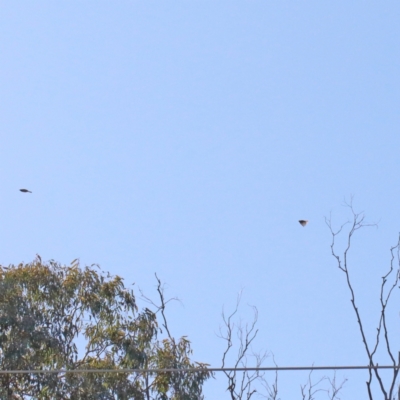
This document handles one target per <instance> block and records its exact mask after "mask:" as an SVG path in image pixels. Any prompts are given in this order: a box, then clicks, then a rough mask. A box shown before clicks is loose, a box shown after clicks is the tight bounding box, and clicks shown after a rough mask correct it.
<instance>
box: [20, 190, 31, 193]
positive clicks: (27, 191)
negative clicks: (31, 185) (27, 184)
mask: <svg viewBox="0 0 400 400" xmlns="http://www.w3.org/2000/svg"><path fill="white" fill-rule="evenodd" d="M19 191H20V192H22V193H32V192H31V191H30V190H28V189H19Z"/></svg>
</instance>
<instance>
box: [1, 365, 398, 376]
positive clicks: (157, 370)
mask: <svg viewBox="0 0 400 400" xmlns="http://www.w3.org/2000/svg"><path fill="white" fill-rule="evenodd" d="M353 369H357V370H359V369H367V370H369V369H374V370H375V369H400V365H375V366H373V365H372V366H370V365H355V366H350V365H347V366H343V365H341V366H322V367H316V366H311V367H231V368H229V367H228V368H201V367H198V368H154V369H139V368H134V369H131V368H121V369H69V370H67V369H47V370H41V369H33V370H9V371H7V370H0V375H5V374H14V375H17V374H94V373H131V374H132V373H137V374H152V373H163V372H180V373H182V372H230V371H238V372H245V371H260V372H267V371H318V370H353Z"/></svg>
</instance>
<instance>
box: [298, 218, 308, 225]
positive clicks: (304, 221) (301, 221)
mask: <svg viewBox="0 0 400 400" xmlns="http://www.w3.org/2000/svg"><path fill="white" fill-rule="evenodd" d="M299 222H300V225H301V226H306V225H307V222H308V221H307V220H306V219H301V220H300V221H299Z"/></svg>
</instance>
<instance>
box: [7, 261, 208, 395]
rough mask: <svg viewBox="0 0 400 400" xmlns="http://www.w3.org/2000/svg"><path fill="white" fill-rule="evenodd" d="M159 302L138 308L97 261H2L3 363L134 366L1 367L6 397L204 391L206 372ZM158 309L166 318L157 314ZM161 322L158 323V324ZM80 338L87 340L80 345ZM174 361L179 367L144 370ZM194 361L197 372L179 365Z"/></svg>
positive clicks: (191, 364)
mask: <svg viewBox="0 0 400 400" xmlns="http://www.w3.org/2000/svg"><path fill="white" fill-rule="evenodd" d="M159 294H160V298H161V304H162V308H159V309H158V310H155V311H152V310H150V309H149V308H143V309H141V310H139V308H138V306H137V303H136V298H135V295H134V293H133V290H132V289H131V288H127V287H125V285H124V281H123V279H122V278H121V277H119V276H111V275H110V274H107V273H105V272H103V271H101V270H100V268H99V267H97V266H96V265H92V266H90V267H85V268H81V267H80V265H79V262H78V261H77V260H74V261H73V262H72V263H71V265H69V266H65V265H60V264H59V263H57V262H55V261H50V262H48V263H43V262H42V260H41V259H40V257H39V256H38V257H37V258H36V259H35V260H34V261H33V262H31V263H28V264H19V265H10V266H8V267H4V266H0V367H1V370H2V371H15V370H24V371H32V370H43V371H49V370H60V369H62V370H66V371H73V370H82V369H98V370H102V369H112V370H118V369H135V370H139V371H129V372H118V373H105V372H103V373H102V372H100V371H99V372H95V373H72V372H70V373H68V372H58V373H43V374H42V373H38V374H33V373H24V374H11V373H10V374H7V373H2V374H0V397H1V398H8V399H24V398H35V399H54V398H58V399H137V400H141V399H143V400H149V399H157V400H158V399H160V400H164V399H175V400H191V399H201V398H203V396H202V386H203V383H204V382H205V380H206V379H208V378H209V377H210V376H211V374H210V373H209V372H208V371H207V370H205V368H206V366H207V365H206V364H204V363H197V362H194V361H192V360H191V355H192V350H191V345H190V342H189V340H188V339H187V338H186V337H181V338H180V339H179V340H176V339H174V338H173V337H172V336H171V334H170V331H169V329H168V326H167V325H166V324H167V322H166V320H165V315H164V306H165V303H164V298H163V293H162V291H160V290H159ZM160 310H161V314H162V316H163V318H164V321H163V323H162V324H161V326H160V323H159V322H158V320H157V311H160ZM162 326H164V328H165V329H164V330H163V331H162V329H161V327H162ZM81 343H84V346H81ZM156 368H179V369H182V373H178V374H177V373H172V372H165V371H164V372H152V373H149V372H144V371H143V372H142V371H140V370H147V369H156ZM185 368H196V371H195V372H183V370H184V369H185Z"/></svg>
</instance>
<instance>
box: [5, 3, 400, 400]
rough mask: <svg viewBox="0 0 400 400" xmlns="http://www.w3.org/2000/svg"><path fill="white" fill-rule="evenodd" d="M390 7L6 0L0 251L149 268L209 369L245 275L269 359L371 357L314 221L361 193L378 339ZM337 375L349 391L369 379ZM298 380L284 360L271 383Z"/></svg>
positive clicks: (389, 221) (396, 217)
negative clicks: (371, 225) (224, 317)
mask: <svg viewBox="0 0 400 400" xmlns="http://www.w3.org/2000/svg"><path fill="white" fill-rule="evenodd" d="M399 18H400V5H399V3H398V2H396V1H385V2H373V1H365V2H361V1H355V2H348V1H335V2H324V1H308V2H299V1H288V2H278V1H265V0H264V1H251V2H238V1H229V2H228V1H213V2H211V1H190V2H188V1H186V2H183V1H174V2H171V1H170V2H155V1H146V2H144V1H143V2H139V1H119V2H111V1H108V2H106V1H84V2H83V1H80V2H78V1H68V2H50V1H35V2H11V1H9V2H2V4H1V5H0V38H1V39H0V54H1V57H0V85H1V93H2V96H1V98H0V106H1V109H0V124H1V130H0V137H1V145H0V157H1V164H2V167H1V169H0V171H1V172H0V173H1V182H2V184H1V203H0V207H1V209H0V210H1V217H0V218H1V223H0V243H1V250H2V251H1V258H0V263H1V264H3V265H7V264H10V263H19V262H29V261H31V260H33V258H34V257H35V255H36V254H37V253H39V254H40V255H41V256H42V258H43V259H45V260H48V259H55V260H57V261H60V262H62V263H69V262H70V261H72V260H73V259H75V258H79V259H80V260H81V263H82V265H85V264H92V263H98V264H100V266H101V267H102V268H103V269H104V270H107V271H110V272H111V273H113V274H118V275H121V276H122V277H124V279H125V280H126V282H127V283H132V282H135V286H136V287H140V288H141V289H143V290H144V291H145V292H146V293H147V294H149V295H151V294H152V293H154V295H155V291H154V289H155V288H154V286H155V280H154V273H155V272H156V273H157V274H158V276H159V277H160V278H161V279H162V281H164V282H165V283H166V288H167V294H168V295H170V296H171V297H172V296H176V297H179V298H180V299H181V301H182V304H179V303H175V304H171V307H170V310H169V318H170V322H171V326H172V332H173V333H174V335H175V336H180V335H188V337H189V339H191V341H192V343H193V347H194V350H195V354H194V358H195V359H197V360H200V361H204V362H208V363H210V364H211V365H212V366H216V367H218V366H220V357H221V354H222V351H223V343H222V342H221V340H219V339H218V338H217V336H216V332H217V331H218V327H219V325H220V324H221V311H222V308H223V307H225V309H226V310H229V309H232V307H233V306H234V303H235V300H236V296H237V294H238V292H240V291H241V290H243V302H242V307H241V309H240V316H241V317H242V318H243V319H244V320H251V313H250V312H249V309H248V307H247V304H252V305H255V306H256V307H257V308H258V311H259V323H258V327H259V335H258V340H257V343H256V346H255V348H256V349H265V350H269V351H272V352H273V353H274V354H275V358H276V361H277V363H278V365H281V366H293V365H310V364H312V363H314V364H315V365H345V364H350V365H357V364H366V363H367V359H366V356H365V355H364V352H363V347H362V343H361V340H360V337H359V336H360V335H359V332H358V330H357V325H356V320H355V317H354V315H353V311H352V309H351V305H350V302H349V294H348V292H347V290H346V287H345V281H344V276H343V275H342V274H341V273H340V271H339V270H338V269H337V268H336V267H335V263H334V259H333V258H332V257H331V256H330V247H329V246H330V235H329V231H328V229H327V227H326V225H325V222H324V217H325V216H329V214H330V213H332V218H333V221H334V223H336V224H337V225H339V224H340V223H341V222H344V221H345V220H346V219H347V218H348V217H349V213H348V212H347V211H346V209H345V208H344V207H343V206H342V204H343V200H344V198H347V199H349V197H350V196H351V195H354V196H355V197H354V206H355V208H356V210H358V211H362V210H364V211H365V212H366V214H367V217H368V219H369V220H370V221H379V228H378V229H368V230H365V231H362V232H360V234H359V235H357V236H356V239H355V245H354V248H353V249H354V252H353V253H352V254H353V255H352V258H351V261H352V262H353V266H352V268H353V270H352V273H353V274H354V275H353V276H354V280H355V282H356V285H355V286H356V289H357V293H358V298H359V302H360V310H361V313H362V315H363V317H364V318H365V323H366V325H367V326H368V329H369V332H370V333H371V335H373V334H374V329H375V328H374V326H375V322H376V321H377V319H378V317H379V315H378V313H379V307H378V303H377V302H378V295H379V284H380V277H381V276H382V274H383V273H384V271H385V270H386V268H387V267H388V265H389V260H390V253H389V248H390V247H391V246H392V245H394V244H395V243H396V242H397V235H398V232H399V227H400V208H399V197H400V190H399V172H398V171H399V166H400V165H399V164H400V162H399V149H400V132H399V122H400V117H399V115H400V114H399V105H400V91H399V89H400V73H399V72H400V71H399V67H400V47H399V44H398V40H399V37H400V25H399V23H398V21H399ZM21 187H26V188H28V189H30V190H32V191H33V193H32V195H23V194H21V193H20V192H19V191H18V189H20V188H21ZM299 219H308V220H309V221H310V222H309V224H308V225H307V227H306V228H302V227H301V226H300V225H299V223H298V222H297V221H298V220H299ZM396 296H397V293H396ZM398 300H399V298H398V296H397V297H395V298H394V303H393V309H391V312H392V314H391V323H392V325H393V333H394V336H397V337H398V330H399V324H400V317H399V309H398V308H396V304H398ZM396 302H397V303H396ZM395 303H396V304H395ZM399 345H400V343H399ZM382 364H384V362H383V361H382ZM267 365H272V361H271V359H269V360H267ZM316 376H318V374H316ZM342 376H346V377H348V378H349V382H348V383H347V384H346V387H345V389H344V391H343V399H354V398H355V396H356V395H358V398H360V397H359V396H360V393H365V395H366V392H365V383H364V382H365V380H366V375H365V374H364V373H355V372H346V373H338V377H339V378H340V377H342ZM304 379H305V375H304V374H297V373H288V372H287V373H282V374H281V382H282V383H281V397H282V398H285V399H294V398H300V395H299V393H300V392H299V385H300V384H302V383H304ZM224 384H225V381H224V379H223V377H222V375H217V379H216V380H215V381H213V382H210V383H208V384H207V385H206V394H207V398H209V399H222V398H228V394H227V392H225V389H224ZM225 387H226V386H225ZM321 398H322V397H321Z"/></svg>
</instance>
